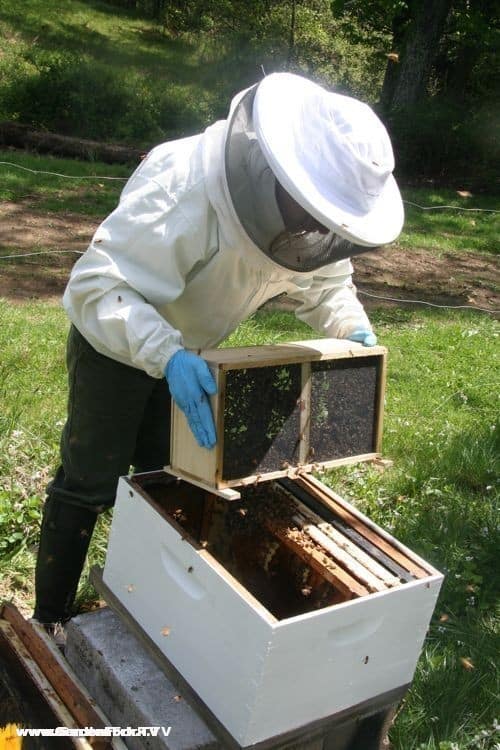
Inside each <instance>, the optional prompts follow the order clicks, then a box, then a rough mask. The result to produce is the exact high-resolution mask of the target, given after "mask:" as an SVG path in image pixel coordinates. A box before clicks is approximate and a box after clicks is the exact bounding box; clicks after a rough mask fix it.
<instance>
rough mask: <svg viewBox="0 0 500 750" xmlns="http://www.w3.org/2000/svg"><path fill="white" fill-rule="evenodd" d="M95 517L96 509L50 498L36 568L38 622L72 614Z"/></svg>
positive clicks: (68, 616) (36, 610)
mask: <svg viewBox="0 0 500 750" xmlns="http://www.w3.org/2000/svg"><path fill="white" fill-rule="evenodd" d="M96 520H97V513H96V512H95V511H90V510H87V509H86V508H80V507H78V506H76V505H69V504H68V503H64V502H60V501H59V500H57V499H55V498H53V497H50V496H49V497H48V498H47V501H46V503H45V506H44V510H43V519H42V528H41V532H40V544H39V547H38V558H37V563H36V571H35V594H36V604H35V611H34V613H33V617H34V618H36V619H37V620H38V621H39V622H41V623H56V622H66V621H67V620H69V618H70V617H71V615H72V607H73V602H74V599H75V596H76V591H77V588H78V582H79V580H80V576H81V573H82V570H83V565H84V563H85V558H86V556H87V551H88V548H89V544H90V540H91V538H92V532H93V531H94V526H95V523H96Z"/></svg>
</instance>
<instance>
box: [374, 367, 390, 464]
mask: <svg viewBox="0 0 500 750" xmlns="http://www.w3.org/2000/svg"><path fill="white" fill-rule="evenodd" d="M379 367H380V369H379V372H378V377H377V395H376V399H377V407H376V416H375V435H374V441H373V448H374V450H375V451H376V452H377V453H380V451H381V450H382V433H383V427H384V398H385V386H386V378H387V354H384V355H383V356H382V357H381V362H380V365H379Z"/></svg>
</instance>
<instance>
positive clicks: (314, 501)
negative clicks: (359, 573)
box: [278, 479, 414, 582]
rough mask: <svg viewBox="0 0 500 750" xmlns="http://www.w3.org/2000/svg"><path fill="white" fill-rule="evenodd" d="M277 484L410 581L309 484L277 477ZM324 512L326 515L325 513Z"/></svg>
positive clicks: (398, 567)
mask: <svg viewBox="0 0 500 750" xmlns="http://www.w3.org/2000/svg"><path fill="white" fill-rule="evenodd" d="M278 485H279V486H281V487H283V488H284V489H285V490H286V491H287V492H288V493H289V494H291V495H292V496H293V497H295V498H297V499H298V500H299V501H300V502H301V503H302V504H303V505H305V506H306V507H307V508H308V509H310V510H312V511H314V512H315V513H317V514H318V515H320V516H321V518H325V519H326V520H327V521H328V523H329V524H330V525H331V526H334V527H335V528H336V529H337V530H338V531H340V532H341V533H342V534H344V535H345V536H346V537H348V538H349V539H350V540H351V541H352V542H353V543H354V544H355V545H356V546H357V547H358V548H359V549H362V550H364V551H365V552H366V553H367V554H368V555H370V557H371V558H374V559H375V560H378V561H379V563H381V565H383V566H384V567H385V568H386V569H387V570H389V571H391V573H392V574H393V575H394V576H396V577H397V578H398V579H399V580H401V581H406V582H407V581H412V580H414V576H413V575H412V574H411V573H409V572H408V571H407V570H406V569H405V568H403V567H401V566H400V565H398V563H396V562H395V561H394V560H393V559H392V557H390V556H389V555H386V554H385V552H383V551H382V550H381V549H380V548H379V547H377V546H376V545H375V544H373V543H372V542H370V540H369V539H366V537H364V536H362V535H361V534H359V533H358V532H357V531H356V530H355V529H353V528H352V527H351V526H350V525H349V524H348V523H347V522H346V521H345V520H344V519H343V518H340V516H338V515H337V514H336V513H335V511H334V510H333V508H331V507H329V506H328V505H327V504H326V503H325V502H324V501H322V500H321V499H320V498H319V497H318V496H317V494H316V491H315V490H311V488H310V487H309V486H307V487H304V486H301V484H300V483H299V482H298V481H292V480H291V479H279V480H278ZM325 514H326V515H325Z"/></svg>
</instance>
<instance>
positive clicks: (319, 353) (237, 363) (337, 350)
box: [199, 338, 387, 370]
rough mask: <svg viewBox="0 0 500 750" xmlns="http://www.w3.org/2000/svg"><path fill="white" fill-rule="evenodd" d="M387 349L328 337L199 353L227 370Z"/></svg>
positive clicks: (375, 353) (377, 353) (362, 354)
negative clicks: (368, 347) (368, 348)
mask: <svg viewBox="0 0 500 750" xmlns="http://www.w3.org/2000/svg"><path fill="white" fill-rule="evenodd" d="M386 352H387V349H386V348H385V347H383V346H372V347H370V350H369V351H367V348H366V347H364V346H362V344H357V343H354V342H352V341H348V340H347V339H331V338H324V339H310V340H305V341H290V342H288V343H284V344H266V345H262V346H242V347H226V348H222V349H204V350H202V351H201V352H199V354H200V356H201V357H203V359H205V360H206V361H207V362H208V363H209V364H213V365H217V366H220V367H222V368H223V369H224V370H237V369H247V368H253V367H266V366H271V365H289V364H294V363H300V362H306V361H320V360H328V359H349V358H352V357H370V356H373V357H376V356H381V355H384V354H385V353H386Z"/></svg>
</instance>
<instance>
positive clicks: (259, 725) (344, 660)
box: [103, 472, 442, 747]
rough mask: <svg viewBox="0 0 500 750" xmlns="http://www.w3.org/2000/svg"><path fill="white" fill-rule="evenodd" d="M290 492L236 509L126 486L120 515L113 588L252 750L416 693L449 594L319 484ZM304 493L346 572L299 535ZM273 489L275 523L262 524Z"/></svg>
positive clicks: (188, 493)
mask: <svg viewBox="0 0 500 750" xmlns="http://www.w3.org/2000/svg"><path fill="white" fill-rule="evenodd" d="M287 481H288V482H289V483H290V482H291V484H289V485H287V487H284V486H283V485H282V484H277V483H276V482H274V481H270V482H263V483H261V484H260V485H258V487H257V488H247V487H242V488H240V491H241V500H240V501H238V502H235V503H228V502H226V501H224V500H221V499H220V498H217V497H216V496H215V495H213V494H210V493H207V492H206V491H205V490H202V489H200V488H198V487H196V486H194V485H191V484H189V483H188V482H186V481H179V480H174V479H173V478H172V477H169V476H168V475H167V474H164V473H162V472H158V473H155V474H143V475H137V476H136V477H132V478H122V479H121V480H120V483H119V488H118V496H117V502H116V507H115V511H114V517H113V524H112V529H111V535H110V541H109V548H108V554H107V559H106V565H105V569H104V575H103V580H104V583H105V584H106V585H107V586H108V587H109V589H111V591H112V593H113V595H114V596H115V597H116V598H117V599H118V600H119V602H120V603H121V604H122V605H123V606H124V607H125V608H126V610H127V611H128V612H129V613H130V614H131V615H132V617H133V618H134V619H135V621H136V622H137V623H138V624H139V626H140V627H141V628H142V629H143V630H144V632H145V633H146V634H147V635H148V636H149V638H150V639H151V640H152V641H153V642H154V644H156V646H157V647H158V648H159V649H160V650H161V652H162V653H163V654H164V655H165V657H166V659H167V660H168V661H169V662H170V663H171V664H172V665H173V666H174V667H175V669H177V670H178V671H179V672H180V674H181V675H182V677H183V678H184V679H185V680H186V681H187V682H188V683H189V685H190V686H191V688H192V689H193V690H194V691H195V693H197V695H198V696H199V698H200V699H201V701H202V702H203V703H204V704H205V705H206V707H207V708H208V709H209V711H210V712H211V713H212V714H213V715H214V716H215V717H216V718H217V719H218V720H219V721H220V722H221V723H222V724H223V725H224V727H225V728H226V729H227V731H228V732H229V733H230V734H231V735H232V737H233V738H234V739H235V740H236V742H238V743H239V744H240V745H241V747H247V746H251V745H254V744H256V743H258V742H261V741H264V740H267V739H268V738H273V737H276V736H279V735H281V734H283V733H286V732H290V731H292V730H295V729H297V728H299V727H303V726H306V725H308V724H310V723H311V722H314V721H317V720H320V719H322V718H324V717H328V716H334V715H335V714H337V713H339V712H342V711H344V710H345V709H347V708H349V707H351V706H358V705H360V704H365V703H366V702H367V701H370V700H371V699H373V698H375V697H376V696H379V695H382V694H384V693H388V692H390V691H392V690H394V689H397V688H404V687H405V686H407V685H408V684H409V683H410V682H411V680H412V678H413V674H414V671H415V666H416V663H417V659H418V656H419V653H420V650H421V647H422V643H423V640H424V637H425V633H426V630H427V627H428V623H429V620H430V618H431V615H432V612H433V609H434V606H435V602H436V598H437V595H438V592H439V588H440V585H441V581H442V576H441V574H440V573H439V572H438V571H436V570H434V569H433V568H432V567H431V566H429V565H428V564H427V563H425V562H424V561H423V560H421V559H420V558H419V557H418V556H416V555H415V554H414V553H413V552H411V551H410V550H408V549H407V548H405V547H404V546H403V545H401V544H400V543H399V542H397V541H396V540H395V539H393V538H392V537H391V536H390V535H389V534H387V533H386V532H384V531H383V530H382V529H380V528H378V527H377V526H376V525H375V524H373V523H372V522H371V521H370V520H369V519H368V518H366V517H365V516H363V515H362V514H361V513H359V511H357V510H356V509H355V508H353V507H352V506H351V505H349V504H348V503H346V502H345V501H344V500H342V498H340V497H338V496H337V495H335V493H332V492H331V491H330V490H328V489H327V488H326V487H324V486H323V485H322V484H321V483H320V482H318V481H317V480H314V479H309V478H307V477H306V478H304V477H298V478H297V479H295V480H290V479H288V480H280V482H282V483H283V482H287ZM295 485H297V487H298V488H299V494H300V497H301V498H302V500H304V502H306V503H307V498H308V497H309V496H310V497H311V498H312V499H313V502H314V503H315V505H314V511H312V510H310V509H309V510H308V509H307V508H306V506H305V505H303V504H302V500H297V507H298V508H299V515H300V514H303V515H301V518H302V519H305V520H306V521H307V523H305V524H304V528H305V531H307V528H308V527H309V526H312V525H314V524H313V520H315V522H316V521H317V520H318V517H319V516H320V515H321V514H322V513H323V512H324V521H322V522H321V524H320V526H321V529H322V531H321V533H322V534H323V535H325V534H327V532H328V533H330V531H331V526H332V524H333V523H335V524H336V525H337V526H336V528H340V529H341V532H336V533H337V536H335V534H333V535H332V537H331V538H332V539H333V540H334V544H341V545H342V554H343V555H349V554H350V555H351V556H352V560H351V563H350V566H348V567H347V568H345V567H342V566H341V565H340V564H339V563H338V561H337V563H334V564H332V562H331V560H327V559H326V558H327V557H328V555H326V556H324V555H323V556H322V554H321V553H318V549H317V547H316V546H315V543H314V542H313V543H311V545H310V546H308V544H306V545H305V547H300V545H299V546H297V539H298V535H299V530H298V528H297V527H294V528H293V529H292V530H291V531H290V532H289V533H288V531H287V525H286V524H284V523H283V518H282V516H283V513H284V512H287V506H286V503H287V502H288V499H289V495H290V493H289V490H290V488H291V489H292V495H293V491H294V488H295ZM268 490H269V493H271V496H272V498H273V503H276V508H277V512H276V514H274V513H273V512H272V510H271V511H269V512H266V514H265V515H263V514H260V515H259V513H258V512H254V506H252V503H258V502H261V500H260V499H259V497H260V495H266V493H267V492H268ZM259 493H260V494H259ZM282 496H283V498H284V499H280V498H281V497H282ZM266 497H267V495H266ZM265 502H267V499H266V500H265ZM293 502H294V503H295V500H293ZM282 503H284V504H282ZM255 507H257V505H256V506H255ZM264 507H265V506H264ZM294 507H295V506H294ZM321 508H323V510H322V509H321ZM295 515H296V514H295ZM248 519H250V520H248ZM245 524H247V525H245ZM252 524H254V525H252ZM259 524H261V525H259ZM305 531H304V530H302V533H305ZM339 534H341V536H339ZM268 537H269V539H270V540H271V541H269V540H268ZM347 537H349V539H348V541H347V542H345V541H342V540H343V539H346V538H347ZM320 538H321V539H323V537H321V536H320ZM355 547H358V548H359V550H358V552H357V553H356V551H355V549H354V548H355ZM368 558H369V559H368ZM370 561H371V562H370ZM356 566H358V568H359V569H358V568H357V567H356ZM381 568H384V571H383V572H381ZM352 571H354V572H355V574H354V573H353V572H352ZM398 571H400V572H401V575H399V574H398ZM375 579H376V581H375ZM301 597H302V599H301Z"/></svg>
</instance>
